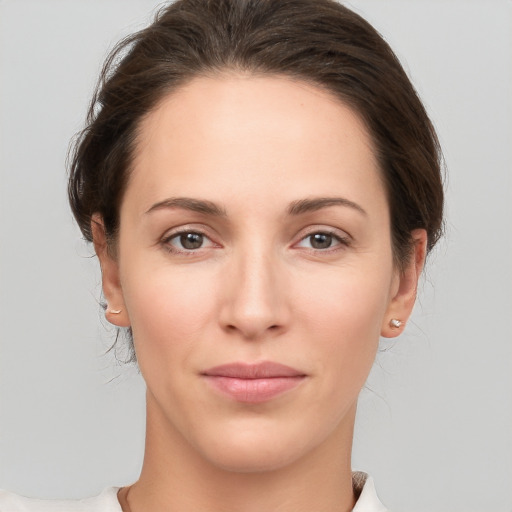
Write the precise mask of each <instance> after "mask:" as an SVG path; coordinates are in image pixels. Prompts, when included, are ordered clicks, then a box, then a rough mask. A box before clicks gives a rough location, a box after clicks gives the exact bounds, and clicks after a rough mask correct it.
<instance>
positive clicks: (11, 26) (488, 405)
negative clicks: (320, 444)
mask: <svg viewBox="0 0 512 512" xmlns="http://www.w3.org/2000/svg"><path fill="white" fill-rule="evenodd" d="M347 4H348V5H349V6H352V7H353V8H355V9H356V10H357V11H358V12H359V13H361V14H362V15H363V16H364V17H366V18H367V19H368V20H369V21H370V22H371V23H373V24H374V25H375V27H376V28H377V29H378V30H379V31H380V32H381V33H382V34H383V35H384V36H385V37H386V39H387V40H388V41H389V42H390V44H391V46H392V47H393V48H394V49H395V51H396V53H397V54H398V56H399V57H400V59H401V60H402V63H403V64H404V67H405V69H406V70H407V72H408V73H409V75H410V77H411V79H412V81H413V83H414V84H415V86H416V87H417V89H418V91H419V93H420V95H421V96H422V98H423V100H424V102H425V104H426V107H427V109H428V111H429V112H430V114H431V117H432V119H433V121H434V123H435V125H436V127H437V129H438V132H439V136H440V139H441V142H442V145H443V148H444V152H445V157H446V163H447V168H448V179H447V187H446V188H447V234H446V238H445V239H444V241H443V242H441V244H440V246H439V247H438V249H437V250H436V251H435V254H433V255H432V257H431V259H430V262H429V265H428V267H427V272H426V274H425V278H424V280H423V283H422V285H421V293H420V297H419V301H418V304H417V306H416V309H415V312H414V316H413V319H412V321H411V322H410V323H409V325H408V326H407V329H406V332H405V334H404V335H402V336H401V337H400V338H398V339H397V340H394V341H391V340H382V350H381V351H380V353H379V355H378V357H377V361H376V363H375V367H374V369H373V371H372V374H371V376H370V379H369V381H368V384H367V386H366V388H365V390H364V391H363V392H362V395H361V399H360V407H359V412H358V419H357V426H356V434H355V441H354V457H353V466H354V468H355V469H362V470H365V471H367V472H369V473H370V474H372V476H373V477H374V478H375V481H376V485H377V490H378V493H379V495H380V496H381V498H382V500H383V502H384V503H386V505H387V506H388V507H389V508H390V509H392V510H393V511H395V512H405V511H410V510H414V511H417V512H423V511H424V512H427V511H428V512H442V511H444V512H458V511H460V512H473V511H475V512H476V511H479V512H481V511H486V512H490V511H495V512H499V511H507V512H511V511H512V339H511V333H512V320H511V318H512V231H511V224H512V223H511V219H512V185H511V176H512V149H511V148H512V2H511V1H510V0H480V1H476V0H446V1H442V0H357V1H356V0H352V1H351V2H348V3H347ZM157 5H158V4H157V3H156V2H153V1H150V0H101V1H100V0H87V1H86V0H3V1H2V0H0V488H5V489H9V490H11V491H14V492H17V493H20V494H24V495H28V496H38V497H48V498H78V497H83V496H89V495H93V494H97V493H99V492H100V491H101V490H102V489H103V488H104V487H106V486H109V485H123V484H128V483H131V482H133V481H134V480H135V479H136V478H137V476H138V471H139V469H140V466H141V461H142V452H143V439H144V385H143V382H142V379H141V377H140V376H139V375H138V373H137V371H136V369H134V368H131V367H126V366H123V365H122V364H119V363H118V362H117V361H116V358H115V357H114V355H113V353H112V352H110V353H109V354H106V355H105V352H106V351H107V349H108V347H109V346H110V344H111V343H112V340H113V338H112V337H113V331H112V330H111V329H109V327H108V325H106V324H105V322H104V321H102V320H101V318H102V315H101V312H100V308H99V306H98V300H99V298H100V291H101V289H100V276H99V270H98V265H97V261H96V259H95V258H94V257H92V249H91V248H90V247H88V246H87V244H85V243H84V242H83V241H82V240H81V237H80V233H79V231H78V228H77V227H76V225H75V224H74V221H73V219H72V216H71V213H70V211H69V208H68V205H67V198H66V171H65V157H66V152H67V147H68V143H69V140H70V138H71V136H72V135H73V134H74V133H75V132H76V131H77V130H79V129H80V128H81V127H82V123H83V121H84V117H85V112H86V108H87V104H88V101H89V98H90V96H91V92H92V89H93V86H94V83H95V80H96V77H97V75H98V72H99V69H100V66H101V64H102V61H103V59H104V57H105V56H106V54H107V51H108V50H109V49H110V48H111V47H112V45H113V44H114V43H115V42H116V41H117V40H119V39H120V38H121V37H122V36H124V35H126V34H128V33H130V32H132V31H134V30H136V29H139V28H142V27H143V26H144V25H145V24H147V23H148V22H149V20H150V17H151V15H152V13H154V11H155V9H156V7H157Z"/></svg>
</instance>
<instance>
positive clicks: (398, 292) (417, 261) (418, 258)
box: [381, 229, 427, 338]
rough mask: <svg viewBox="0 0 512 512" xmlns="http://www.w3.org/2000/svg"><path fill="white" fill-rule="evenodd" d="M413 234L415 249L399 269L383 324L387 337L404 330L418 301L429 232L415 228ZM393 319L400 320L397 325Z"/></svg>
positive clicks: (382, 329)
mask: <svg viewBox="0 0 512 512" xmlns="http://www.w3.org/2000/svg"><path fill="white" fill-rule="evenodd" d="M411 236H412V238H413V241H414V250H413V251H412V253H411V256H410V258H409V261H408V262H407V264H406V266H405V268H404V269H403V270H402V271H397V275H396V276H395V283H394V284H393V291H392V298H391V301H390V303H389V305H388V308H387V311H386V315H385V316H384V320H383V323H382V326H381V336H383V337H385V338H394V337H396V336H398V335H399V334H401V333H402V332H403V329H404V327H405V324H406V322H407V320H408V318H409V316H410V315H411V313H412V309H413V307H414V303H415V302H416V292H417V290H418V280H419V278H420V275H421V271H422V270H423V265H424V264H425V256H426V251H427V232H426V231H425V230H424V229H415V230H413V231H412V232H411ZM392 320H398V323H397V325H393V322H392ZM395 323H396V322H395Z"/></svg>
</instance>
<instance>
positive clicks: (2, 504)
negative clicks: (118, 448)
mask: <svg viewBox="0 0 512 512" xmlns="http://www.w3.org/2000/svg"><path fill="white" fill-rule="evenodd" d="M352 482H353V485H354V492H355V493H356V497H357V496H358V499H357V503H356V506H355V507H354V508H353V510H352V512H387V509H386V508H385V507H384V505H382V503H381V502H380V501H379V498H378V497H377V493H376V492H375V485H374V483H373V479H372V478H371V477H370V476H368V475H367V474H366V473H362V472H356V473H353V475H352ZM119 489H120V487H107V488H106V489H105V490H104V491H103V492H102V493H101V494H99V495H98V496H95V497H94V498H86V499H83V500H39V499H36V498H25V497H23V496H18V495H17V494H13V493H11V492H7V491H2V490H0V512H122V509H121V505H119V501H118V499H117V491H119Z"/></svg>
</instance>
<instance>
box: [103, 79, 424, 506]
mask: <svg viewBox="0 0 512 512" xmlns="http://www.w3.org/2000/svg"><path fill="white" fill-rule="evenodd" d="M183 197H185V198H192V199H196V200H206V201H211V202H213V203H215V204H216V205H218V206H219V208H220V209H222V210H223V211H224V213H225V215H221V216H218V215H211V214H209V213H204V212H197V211H191V210H190V209H188V208H184V207H182V206H183V205H182V206H176V205H175V206H172V207H170V206H169V207H165V206H162V205H161V203H162V202H165V201H166V200H168V199H169V198H183ZM312 198H342V199H343V200H344V203H343V202H342V204H330V205H329V204H328V205H324V207H321V208H317V209H315V210H312V211H305V212H302V213H299V214H294V215H292V214H290V213H289V212H288V210H289V208H290V204H291V203H293V202H294V201H295V202H296V201H300V200H304V199H312ZM155 205H160V206H155ZM93 230H94V242H95V247H96V252H97V254H98V256H99V259H100V263H101V267H102V273H103V289H104V293H105V297H106V299H107V301H108V304H109V307H110V308H111V309H115V310H119V309H120V310H121V313H119V314H112V313H109V312H107V318H108V320H109V321H110V322H112V323H113V324H115V325H118V326H131V327H132V330H133V334H134V342H135V348H136V352H137V357H138V362H139V366H140V369H141V372H142V375H143V377H144V379H145V381H146V384H147V434H146V451H145V458H144V464H143V469H142V473H141V477H140V479H139V481H138V482H136V483H135V484H134V485H132V486H131V487H129V488H125V489H123V490H122V492H121V493H120V496H119V497H120V502H121V504H122V505H123V507H124V509H125V510H128V505H127V503H128V504H129V508H130V509H131V511H132V512H137V511H142V510H152V511H155V512H158V511H164V510H173V511H175V512H180V511H190V510H207V511H212V512H214V511H223V512H229V511H237V512H240V511H242V512H252V511H261V510H279V511H293V512H300V511H311V510H315V511H348V510H351V509H352V507H353V506H354V503H355V498H354V495H353V492H352V485H351V466H350V455H351V446H352V434H353V426H354V419H355V411H356V402H357V397H358V394H359V391H360V390H361V388H362V386H363V385H364V382H365V380H366V378H367V376H368V373H369V371H370V369H371V366H372V363H373V360H374V357H375V354H376V350H377V346H378V340H379V335H382V336H385V337H393V336H396V335H398V334H400V332H401V331H402V328H398V329H397V328H392V327H391V326H390V324H389V322H390V320H391V319H392V318H397V319H400V320H402V321H403V322H405V321H406V320H407V318H408V317H409V315H410V313H411V310H412V307H413V305H414V300H415V296H416V287H417V281H418V277H419V275H420V273H421V269H422V265H423V261H424V257H425V243H426V234H425V231H424V230H415V231H414V232H413V233H412V235H413V238H414V240H415V250H414V252H413V254H412V256H411V259H410V261H409V262H408V263H407V264H406V265H405V268H404V269H402V270H398V269H397V268H396V267H395V266H394V264H393V252H392V247H391V236H390V220H389V208H388V204H387V199H386V194H385V189H384V185H383V182H382V179H381V174H380V170H379V168H378V165H377V162H376V159H375V157H374V152H373V149H372V144H371V139H370V137H369V135H368V133H367V131H366V128H365V126H364V124H363V123H362V121H361V119H360V118H359V116H358V115H357V114H356V113H354V112H353V111H352V110H351V109H350V108H348V107H347V106H346V105H344V104H343V103H341V102H340V101H339V100H337V99H336V98H334V97H332V96H331V95H330V94H329V93H327V92H324V91H322V90H320V89H318V88H315V87H313V86H311V85H308V84H305V83H302V82H297V81H292V80H290V79H287V78H282V77H277V76H249V75H241V74H234V73H231V74H224V75H219V76H215V77H208V78H207V77H201V78H196V79H194V80H193V81H192V82H190V83H189V84H188V85H187V86H184V87H182V88H181V89H179V90H177V91H175V92H173V93H172V94H170V95H169V96H168V97H166V98H165V99H164V100H163V101H162V102H161V103H160V104H159V105H158V106H157V108H156V109H155V110H154V111H152V112H151V113H150V114H148V115H147V116H146V117H145V118H144V120H143V122H142V123H141V126H140V130H139V138H138V143H137V150H136V155H135V160H134V165H133V173H132V175H131V177H130V180H129V183H128V186H127V189H126V192H125V196H124V198H123V201H122V204H121V211H120V232H119V239H118V243H117V247H116V251H115V254H116V256H115V257H113V256H112V254H113V252H112V251H109V250H107V246H106V243H105V235H104V231H103V228H102V223H101V218H100V217H99V216H95V218H94V219H93ZM180 230H182V231H186V232H189V233H202V234H203V238H202V242H201V238H199V239H198V238H197V237H196V239H195V240H196V242H197V243H198V248H197V249H194V248H188V249H187V248H186V247H184V246H183V243H182V242H183V239H180V236H175V235H176V232H178V231H180ZM315 233H316V234H318V233H327V235H326V236H324V237H322V236H321V235H320V239H321V241H322V243H323V245H322V243H321V244H320V245H319V244H318V236H317V237H316V238H315V237H312V235H314V234H315ZM329 233H333V235H332V237H331V238H329V236H330V235H329ZM173 236H174V238H173ZM198 240H199V241H198ZM185 242H186V241H185ZM201 243H202V245H201ZM187 247H190V246H187ZM185 253H187V254H185ZM235 361H244V362H259V361H276V362H279V363H282V364H286V365H288V366H291V367H293V368H296V369H299V370H300V371H301V372H302V373H303V374H304V375H306V377H305V378H304V379H303V380H302V382H301V383H300V384H299V385H298V386H297V387H295V388H294V389H292V390H290V391H288V392H286V393H284V394H282V395H280V396H278V397H275V398H273V399H271V400H269V401H267V402H264V403H262V404H246V403H239V402H237V401H235V400H233V399H231V398H229V397H226V396H224V395H221V394H220V393H218V392H217V391H216V390H215V389H213V388H212V387H211V386H209V385H208V384H207V383H206V382H205V379H204V378H203V377H202V376H201V372H203V371H205V370H206V369H208V368H211V367H214V366H217V365H220V364H225V363H230V362H235Z"/></svg>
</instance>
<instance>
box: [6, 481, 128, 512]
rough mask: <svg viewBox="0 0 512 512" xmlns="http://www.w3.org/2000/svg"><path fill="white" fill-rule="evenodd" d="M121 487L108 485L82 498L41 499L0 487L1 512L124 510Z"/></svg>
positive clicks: (112, 511)
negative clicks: (118, 494)
mask: <svg viewBox="0 0 512 512" xmlns="http://www.w3.org/2000/svg"><path fill="white" fill-rule="evenodd" d="M118 490H119V487H108V488H106V489H105V490H104V491H103V492H102V493H101V494H99V495H98V496H94V497H93V498H86V499H82V500H40V499H36V498H26V497H24V496H19V495H17V494H14V493H11V492H7V491H2V490H1V489H0V512H122V510H121V506H120V505H119V501H118V499H117V491H118Z"/></svg>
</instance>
